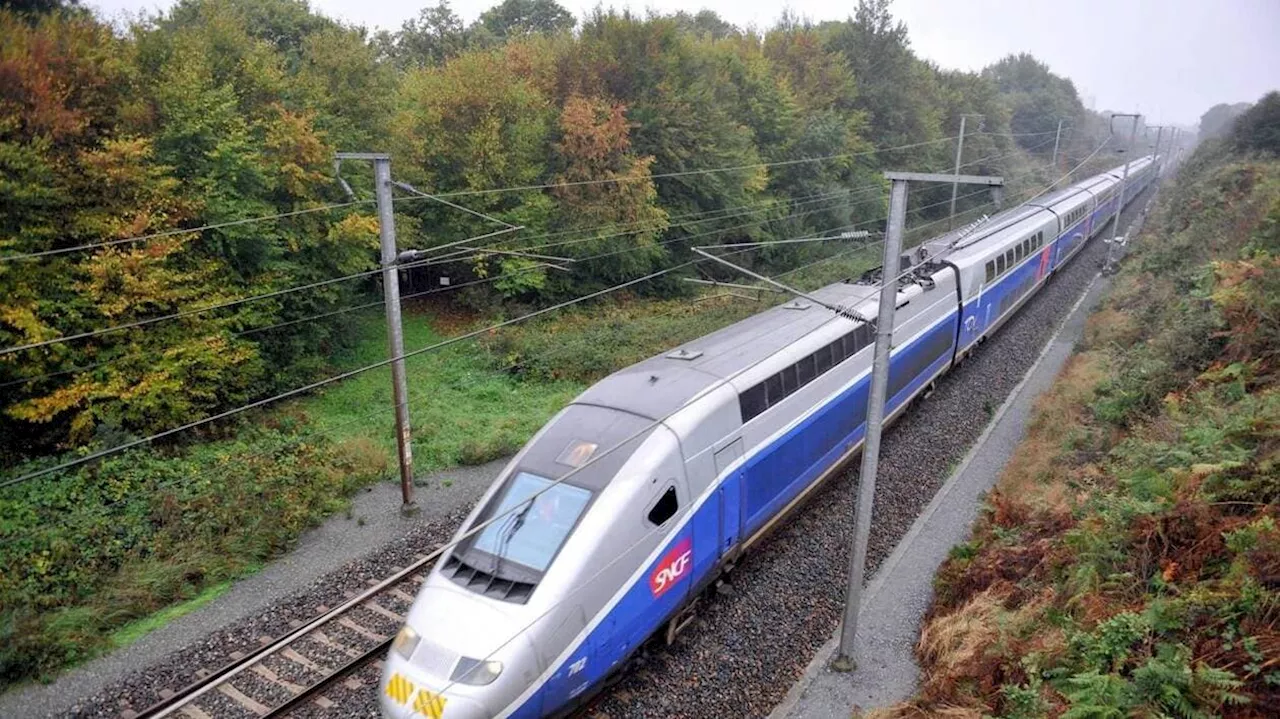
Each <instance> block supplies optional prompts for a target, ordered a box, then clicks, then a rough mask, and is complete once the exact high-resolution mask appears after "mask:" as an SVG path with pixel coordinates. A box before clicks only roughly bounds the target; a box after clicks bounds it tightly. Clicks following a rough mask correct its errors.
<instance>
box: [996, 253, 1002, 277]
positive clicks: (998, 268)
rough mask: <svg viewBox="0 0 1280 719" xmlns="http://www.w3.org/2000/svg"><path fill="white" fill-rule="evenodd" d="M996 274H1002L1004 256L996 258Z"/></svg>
mask: <svg viewBox="0 0 1280 719" xmlns="http://www.w3.org/2000/svg"><path fill="white" fill-rule="evenodd" d="M996 274H997V275H1003V274H1004V255H1000V256H999V257H997V258H996Z"/></svg>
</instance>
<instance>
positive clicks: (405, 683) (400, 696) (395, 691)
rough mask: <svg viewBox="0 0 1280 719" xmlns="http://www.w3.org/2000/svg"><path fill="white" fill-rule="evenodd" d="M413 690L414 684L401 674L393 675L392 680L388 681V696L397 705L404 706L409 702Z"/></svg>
mask: <svg viewBox="0 0 1280 719" xmlns="http://www.w3.org/2000/svg"><path fill="white" fill-rule="evenodd" d="M413 690H414V686H413V682H411V681H409V680H408V679H405V678H404V677H403V676H401V675H400V672H396V673H395V674H392V675H391V678H390V679H388V680H387V689H386V692H387V696H389V697H391V698H392V699H394V700H395V702H396V703H397V704H404V703H405V702H407V701H409V696H410V695H411V694H413Z"/></svg>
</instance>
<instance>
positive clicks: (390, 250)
mask: <svg viewBox="0 0 1280 719" xmlns="http://www.w3.org/2000/svg"><path fill="white" fill-rule="evenodd" d="M337 157H338V159H339V160H371V161H372V162H373V179H374V185H375V190H374V192H375V197H376V198H377V201H378V234H379V239H380V240H381V245H382V248H381V249H382V295H383V299H384V300H385V304H386V308H387V352H389V353H390V356H391V358H392V362H391V394H392V398H393V401H394V402H395V411H396V449H397V455H398V457H399V461H400V497H401V500H402V502H403V503H402V504H401V506H400V512H401V514H405V515H411V514H415V513H416V512H417V511H418V505H417V504H416V503H415V502H414V499H413V445H412V443H411V440H412V436H411V434H410V429H409V380H408V378H407V377H406V376H405V370H404V325H403V323H402V318H401V316H400V270H399V268H398V264H399V253H398V252H397V251H396V221H395V215H394V213H393V212H392V198H391V187H392V184H391V156H390V155H386V154H382V153H366V152H340V153H338V155H337Z"/></svg>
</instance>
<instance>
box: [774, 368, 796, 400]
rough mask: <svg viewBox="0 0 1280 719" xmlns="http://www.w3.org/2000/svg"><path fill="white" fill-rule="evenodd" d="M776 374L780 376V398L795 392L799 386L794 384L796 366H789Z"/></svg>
mask: <svg viewBox="0 0 1280 719" xmlns="http://www.w3.org/2000/svg"><path fill="white" fill-rule="evenodd" d="M778 374H779V375H781V376H782V396H783V397H786V396H787V395H789V394H791V393H792V392H795V391H796V388H797V387H798V386H799V385H797V384H796V366H795V365H791V366H790V367H788V368H786V369H784V370H782V371H781V372H779V373H778Z"/></svg>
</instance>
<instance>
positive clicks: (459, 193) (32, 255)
mask: <svg viewBox="0 0 1280 719" xmlns="http://www.w3.org/2000/svg"><path fill="white" fill-rule="evenodd" d="M952 139H954V137H945V138H941V139H937V140H928V141H925V142H916V143H910V144H906V145H899V146H897V147H887V148H872V149H870V150H865V151H861V152H851V153H840V154H833V155H825V156H820V157H803V158H796V159H793V160H778V161H774V162H757V163H751V164H746V165H733V166H728V167H708V168H699V169H696V170H678V171H673V172H663V173H657V174H650V175H644V176H637V177H611V178H604V179H599V180H577V181H572V182H548V183H542V184H536V185H517V186H510V187H496V188H489V189H484V190H456V191H452V192H439V193H434V194H428V193H420V194H421V196H418V197H399V198H395V199H396V200H397V201H404V200H414V199H427V198H429V199H432V200H436V201H438V202H443V201H444V200H445V199H447V198H453V197H468V196H477V195H492V194H501V193H508V192H527V191H532V190H547V189H555V188H559V187H577V186H582V185H600V184H611V183H624V182H639V181H646V180H658V179H665V178H673V177H687V176H692V175H707V174H716V173H721V172H737V171H740V170H750V169H762V168H769V167H785V166H789V165H798V164H805V163H810V162H826V161H829V160H836V159H848V158H853V157H861V156H866V155H874V154H875V153H877V152H893V151H896V150H907V149H912V148H916V147H924V146H927V145H934V144H938V143H941V142H948V141H950V140H952ZM415 191H416V190H415ZM373 203H374V200H351V201H348V202H336V203H331V204H328V205H323V206H320V207H308V208H302V209H298V210H291V211H288V212H280V213H276V214H272V215H262V216H258V217H246V218H242V219H239V220H229V221H227V222H214V223H208V224H205V225H200V226H198V227H187V228H175V229H172V230H163V231H160V232H152V233H148V234H145V235H136V236H133V237H122V238H119V239H115V240H106V241H103V242H93V243H87V244H82V245H75V246H73V247H60V248H54V249H50V250H41V251H38V252H28V253H24V254H19V255H0V262H12V261H16V260H29V259H36V258H40V257H48V256H52V255H60V254H66V253H70V252H80V251H84V250H93V249H101V248H103V247H114V246H116V245H122V244H127V243H132V242H145V241H147V240H153V239H159V238H161V237H170V236H173V235H181V234H187V233H192V232H203V231H205V230H216V229H221V228H224V227H234V226H238V225H247V224H252V223H256V222H266V221H269V220H277V219H283V218H288V217H296V216H299V215H306V214H311V213H315V212H324V211H327V210H337V209H342V208H346V207H352V206H355V205H367V204H373ZM447 204H451V203H447ZM459 209H466V208H461V207H459ZM467 211H468V212H471V210H467ZM486 217H487V216H486ZM488 219H496V218H488ZM497 221H498V222H502V221H501V220H497Z"/></svg>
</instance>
